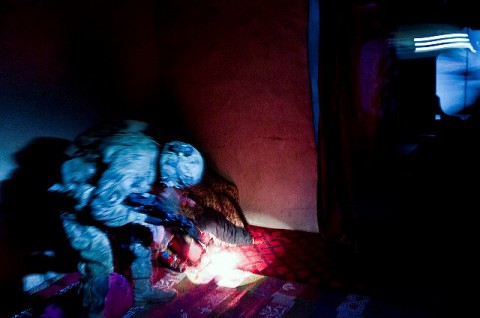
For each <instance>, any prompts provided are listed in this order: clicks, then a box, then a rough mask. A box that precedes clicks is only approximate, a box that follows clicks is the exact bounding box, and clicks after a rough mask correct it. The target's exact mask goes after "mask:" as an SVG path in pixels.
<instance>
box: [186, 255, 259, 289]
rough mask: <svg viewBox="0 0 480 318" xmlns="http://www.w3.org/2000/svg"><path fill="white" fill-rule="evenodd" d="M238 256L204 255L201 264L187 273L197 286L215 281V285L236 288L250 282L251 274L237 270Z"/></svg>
mask: <svg viewBox="0 0 480 318" xmlns="http://www.w3.org/2000/svg"><path fill="white" fill-rule="evenodd" d="M238 262H239V259H238V255H237V254H234V253H228V252H225V251H223V252H218V253H210V254H207V255H204V257H203V258H202V261H201V263H200V264H199V265H198V266H197V267H195V268H193V269H191V270H189V271H188V272H187V277H188V278H189V279H190V281H191V282H193V283H195V284H207V283H209V282H210V281H212V279H214V281H215V284H217V285H218V286H222V287H228V288H235V287H238V286H240V285H242V284H244V283H245V281H249V280H248V279H247V278H251V276H252V275H253V274H252V273H250V272H247V271H243V270H239V269H237V268H236V266H237V265H238Z"/></svg>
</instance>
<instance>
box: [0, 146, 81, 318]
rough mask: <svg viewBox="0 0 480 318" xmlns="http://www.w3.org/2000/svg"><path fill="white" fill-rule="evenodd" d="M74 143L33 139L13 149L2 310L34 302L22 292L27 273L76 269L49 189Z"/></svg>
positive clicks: (1, 216)
mask: <svg viewBox="0 0 480 318" xmlns="http://www.w3.org/2000/svg"><path fill="white" fill-rule="evenodd" d="M70 143H71V142H70V141H69V140H66V139H61V138H38V139H35V140H33V141H32V142H31V143H30V144H29V145H27V146H26V147H25V148H24V149H22V150H20V151H19V152H17V153H16V154H15V160H16V163H17V169H16V170H15V171H14V172H13V173H12V175H11V176H10V178H9V179H7V180H5V181H4V182H2V184H1V188H0V220H1V221H0V222H1V223H0V226H1V228H2V232H1V237H0V240H1V241H0V246H2V248H1V249H0V254H5V255H1V256H2V262H1V263H0V281H1V284H0V286H1V287H0V289H2V290H1V291H2V294H3V295H6V296H3V297H7V299H3V300H2V303H4V304H6V306H2V307H4V308H2V309H1V310H2V311H3V310H5V311H6V314H9V313H14V312H18V311H19V310H23V309H25V308H24V307H25V306H30V305H33V304H30V302H31V301H34V300H32V299H30V297H28V293H26V292H25V291H24V287H26V286H24V277H25V276H26V275H29V274H42V275H45V274H46V273H51V272H53V273H55V272H59V273H64V272H72V271H75V269H76V264H77V260H78V258H77V255H75V254H74V252H73V250H72V249H71V248H70V246H69V243H68V240H67V238H66V236H65V234H64V232H63V228H62V224H61V221H60V215H59V207H60V205H59V201H58V200H57V198H56V197H55V195H54V194H53V193H50V192H48V188H49V187H50V186H52V185H53V184H54V183H56V182H58V181H59V179H60V167H61V164H62V163H63V161H64V160H65V159H66V158H67V154H66V150H67V147H68V146H69V145H70ZM22 306H23V308H22ZM5 307H8V308H5ZM0 317H1V315H0Z"/></svg>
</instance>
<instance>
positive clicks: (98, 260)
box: [63, 215, 114, 318]
mask: <svg viewBox="0 0 480 318" xmlns="http://www.w3.org/2000/svg"><path fill="white" fill-rule="evenodd" d="M63 226H64V229H65V232H66V234H67V237H68V238H69V240H70V244H71V246H72V247H73V248H74V249H75V250H77V251H78V252H79V254H80V262H79V264H78V270H79V272H80V275H81V279H80V288H79V294H80V296H81V297H82V307H83V312H84V315H83V316H84V317H88V318H96V317H101V316H102V310H103V308H104V306H105V298H106V295H107V292H108V287H109V277H110V274H111V273H113V270H114V267H113V256H112V249H111V245H110V241H109V239H108V236H107V235H106V233H104V232H103V231H101V230H100V229H98V228H97V227H95V226H90V225H84V224H82V223H80V222H78V220H77V219H76V217H75V216H74V215H65V216H63Z"/></svg>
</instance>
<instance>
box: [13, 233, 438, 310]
mask: <svg viewBox="0 0 480 318" xmlns="http://www.w3.org/2000/svg"><path fill="white" fill-rule="evenodd" d="M248 230H249V231H250V233H251V234H252V235H253V237H254V239H255V242H254V244H252V245H245V246H228V247H216V248H215V249H212V250H211V251H209V252H208V253H207V254H205V255H204V258H206V259H208V258H213V257H215V256H218V255H222V254H228V255H229V256H231V257H232V256H233V259H235V261H236V263H235V264H233V266H232V271H233V272H235V273H237V274H238V273H239V274H240V275H239V276H238V277H235V278H231V277H230V278H229V279H230V281H229V280H228V279H227V286H223V285H222V284H223V283H222V284H218V282H219V279H218V277H216V276H215V275H218V274H219V273H220V277H221V276H222V275H223V274H225V271H224V270H223V269H217V270H215V269H214V270H213V271H209V273H210V274H199V273H207V272H208V271H207V270H206V267H202V266H203V265H202V264H200V265H199V266H198V273H197V275H196V274H195V269H188V270H187V271H186V272H185V273H178V272H173V271H171V270H168V269H165V268H160V269H159V270H158V272H157V275H156V276H155V279H154V282H155V284H156V286H157V287H160V288H162V287H165V286H168V287H173V288H175V289H177V290H178V292H179V295H178V296H177V297H176V298H175V299H173V300H172V301H170V302H168V303H166V304H162V305H159V306H153V307H149V308H135V307H132V308H131V309H130V310H129V311H128V312H125V314H124V315H123V316H122V317H123V318H130V317H136V318H137V317H179V315H180V314H187V312H188V314H187V315H183V316H181V315H180V316H181V317H232V318H234V317H245V318H246V317H296V318H300V317H312V318H313V317H325V318H330V317H331V318H334V317H335V318H338V317H368V318H370V317H371V318H374V317H375V318H377V317H378V318H381V317H398V318H400V317H405V318H407V317H408V318H414V317H415V318H424V317H428V318H434V317H439V316H437V315H436V314H435V311H434V312H430V311H428V310H425V308H420V309H419V308H409V307H403V305H400V304H393V306H392V305H387V304H386V303H385V302H383V300H381V299H380V298H376V296H373V297H372V296H370V295H368V293H363V292H362V291H361V290H360V291H359V289H356V288H352V286H356V284H358V283H359V282H360V281H361V280H357V278H358V277H351V276H348V275H343V274H345V272H343V271H341V270H339V268H341V266H339V264H337V262H336V261H337V258H336V257H335V256H332V255H330V254H331V253H330V252H329V248H327V247H328V244H327V243H326V242H325V241H324V240H323V239H322V237H321V236H320V235H319V234H317V233H308V232H301V231H291V230H280V229H269V228H263V227H257V226H248ZM202 263H203V261H202ZM213 263H214V262H213V261H212V260H211V259H210V262H207V264H213ZM220 263H223V262H220ZM350 265H351V266H352V267H355V264H354V263H352V264H350ZM207 266H210V265H207ZM211 273H215V274H211ZM251 274H253V275H251ZM209 275H210V276H212V277H215V279H214V280H205V277H207V278H208V277H209ZM224 276H226V275H224ZM168 277H170V278H168ZM212 277H210V278H212ZM232 277H233V276H232ZM77 281H78V273H70V274H65V275H63V276H62V277H59V279H55V280H51V281H50V282H48V283H46V284H44V285H43V286H41V287H40V288H37V290H36V291H35V292H34V293H32V295H31V296H32V297H33V298H34V299H35V301H34V302H32V304H33V305H32V307H30V308H27V309H26V310H25V311H23V312H21V313H19V314H18V315H15V316H14V317H15V318H30V317H42V318H43V317H54V318H77V317H78V315H79V300H78V297H77V296H76V288H77V286H78V283H77ZM220 281H222V279H220ZM228 282H230V283H231V282H236V283H239V284H238V285H235V286H228V284H230V283H228ZM214 300H215V302H213V301H214ZM52 305H53V310H54V311H53V312H54V313H53V314H52V313H49V314H48V315H43V316H42V314H44V312H45V309H46V308H49V309H52ZM207 305H208V306H207ZM434 309H435V308H434ZM55 310H56V311H57V312H60V313H57V314H56V315H55ZM305 310H306V311H305ZM168 313H170V314H171V315H173V316H169V314H168ZM238 315H240V316H238ZM115 318H117V317H115ZM118 318H120V317H118Z"/></svg>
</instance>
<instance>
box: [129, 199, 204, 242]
mask: <svg viewBox="0 0 480 318" xmlns="http://www.w3.org/2000/svg"><path fill="white" fill-rule="evenodd" d="M125 204H127V205H129V206H131V207H133V208H134V209H135V210H136V211H139V212H142V213H145V214H147V215H149V216H151V217H154V218H156V219H158V220H159V221H158V222H156V223H155V225H163V226H165V227H169V228H172V229H174V230H176V231H178V232H180V233H182V234H187V235H189V236H191V237H192V238H193V239H194V240H195V241H196V242H198V243H199V244H200V245H201V246H202V247H205V244H204V243H203V241H202V239H201V234H200V230H199V229H198V227H197V225H196V224H195V223H194V222H193V221H192V220H191V219H189V218H188V217H186V216H184V215H181V214H178V206H179V205H178V204H176V203H175V202H172V201H171V200H167V199H165V198H162V197H159V196H156V195H153V194H150V193H132V194H130V195H129V196H128V197H127V198H126V199H125Z"/></svg>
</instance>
